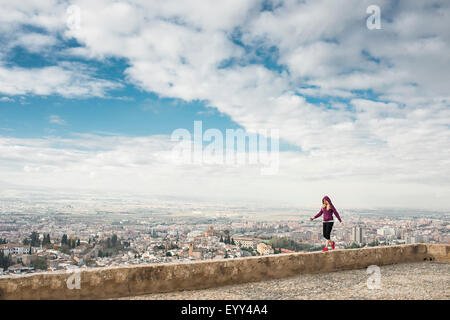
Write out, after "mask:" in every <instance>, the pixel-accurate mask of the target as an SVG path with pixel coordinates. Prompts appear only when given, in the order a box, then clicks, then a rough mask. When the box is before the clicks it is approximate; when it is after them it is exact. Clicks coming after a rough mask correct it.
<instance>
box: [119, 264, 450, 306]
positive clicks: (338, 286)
mask: <svg viewBox="0 0 450 320" xmlns="http://www.w3.org/2000/svg"><path fill="white" fill-rule="evenodd" d="M380 273H381V288H380V289H372V290H371V289H369V288H368V287H367V279H368V278H369V277H371V275H370V274H367V273H366V269H359V270H349V271H338V272H331V273H326V274H324V273H322V274H304V275H299V276H295V277H291V278H284V279H278V280H269V281H262V282H254V283H245V284H238V285H230V286H224V287H219V288H211V289H203V290H189V291H177V292H170V293H158V294H149V295H143V296H136V297H127V298H122V299H127V300H129V299H133V300H134V299H137V300H184V299H189V300H197V299H220V300H232V299H233V300H259V299H262V300H264V299H274V300H281V299H421V300H422V299H444V300H448V299H450V263H437V262H423V263H422V262H420V263H405V264H395V265H389V266H382V267H380Z"/></svg>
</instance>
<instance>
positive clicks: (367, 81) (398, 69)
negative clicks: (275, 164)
mask: <svg viewBox="0 0 450 320" xmlns="http://www.w3.org/2000/svg"><path fill="white" fill-rule="evenodd" d="M0 5H1V11H0V39H1V41H0V188H1V189H2V192H4V191H5V190H8V189H9V188H19V187H20V188H39V187H42V188H57V189H64V190H66V189H70V190H78V189H79V190H92V191H95V192H99V193H108V192H112V191H114V192H117V191H119V192H120V191H124V192H125V191H126V192H136V193H140V194H160V195H171V196H183V197H195V198H200V199H220V200H227V201H233V200H240V201H245V200H249V201H261V203H265V202H270V203H276V204H280V205H283V204H290V205H291V204H294V205H305V206H306V205H307V206H309V205H320V200H321V198H322V196H323V195H324V194H328V195H330V196H331V197H332V199H335V202H336V204H339V205H340V206H342V207H404V208H417V209H418V208H432V209H443V210H446V209H448V208H449V207H450V183H449V178H448V177H450V108H449V106H450V90H449V89H450V3H449V1H445V0H443V1H425V0H424V1H412V0H408V1H406V0H405V1H372V0H370V1H362V0H346V1H331V0H330V1H321V0H311V1H309V0H305V1H293V0H287V1H277V0H273V1H256V0H228V1H215V0H205V1H201V0H171V1H167V0H161V1H159V0H151V1H144V0H136V1H106V0H98V1H88V0H79V1H61V0H59V1H56V0H39V1H37V0H36V1H33V0H28V1H27V0H24V1H9V0H0ZM370 5H377V6H378V7H379V8H380V13H381V28H380V29H369V28H368V27H367V19H368V18H369V16H370V15H371V13H367V8H368V7H369V6H370ZM370 21H373V20H370ZM370 21H369V22H370ZM195 120H199V121H202V124H203V129H204V130H205V129H208V128H215V129H218V130H220V131H222V132H225V130H226V129H237V128H241V129H243V130H245V131H246V132H248V133H253V132H258V130H264V129H266V130H273V129H276V130H278V131H279V136H280V153H279V170H278V172H277V174H274V175H262V174H261V170H260V167H259V166H257V165H227V164H223V165H221V164H216V165H214V164H206V163H200V164H189V163H178V162H176V161H173V157H172V155H173V153H172V150H173V148H174V143H173V142H172V141H171V139H170V137H171V134H172V132H173V131H174V130H176V129H178V128H185V129H187V130H189V131H190V132H193V126H194V121H195ZM74 192H76V191H74Z"/></svg>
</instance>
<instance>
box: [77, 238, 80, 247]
mask: <svg viewBox="0 0 450 320" xmlns="http://www.w3.org/2000/svg"><path fill="white" fill-rule="evenodd" d="M79 246H80V239H78V240H77V247H79Z"/></svg>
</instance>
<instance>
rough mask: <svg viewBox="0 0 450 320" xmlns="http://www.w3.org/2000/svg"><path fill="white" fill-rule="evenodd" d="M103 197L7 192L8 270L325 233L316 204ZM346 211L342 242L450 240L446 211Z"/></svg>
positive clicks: (278, 242)
mask: <svg viewBox="0 0 450 320" xmlns="http://www.w3.org/2000/svg"><path fill="white" fill-rule="evenodd" d="M99 203H101V202H98V203H97V202H92V201H88V200H79V201H77V200H70V201H69V200H47V201H44V200H41V201H36V200H32V199H31V200H28V201H25V200H23V199H12V198H11V199H3V200H2V207H1V214H0V243H1V244H0V258H1V267H2V268H0V272H1V275H2V276H8V275H10V274H24V273H34V272H52V271H57V270H72V271H73V270H76V269H86V268H106V267H112V266H126V265H138V264H152V263H179V262H190V261H199V260H213V259H238V258H242V257H251V256H260V255H274V254H285V253H292V252H312V251H319V250H321V249H322V247H323V243H324V239H323V236H322V230H321V222H319V221H317V220H316V221H310V220H309V218H310V217H312V216H313V215H314V214H315V213H316V211H314V210H313V209H311V208H303V209H302V208H293V207H291V208H289V207H286V208H270V207H262V206H261V207H256V206H255V207H250V206H248V207H245V206H225V205H223V204H222V205H218V204H209V203H202V202H199V203H193V202H184V201H179V200H166V201H156V200H151V201H137V200H128V201H126V200H123V199H111V198H110V199H107V203H108V205H107V206H106V205H103V206H102V205H100V204H99ZM317 211H318V210H317ZM340 215H341V217H342V219H343V221H344V222H345V226H341V225H339V224H338V223H337V221H336V222H335V227H334V235H333V239H334V240H335V241H336V249H337V250H345V249H351V248H361V247H365V246H383V245H396V244H410V243H420V242H427V243H449V242H450V233H449V231H450V223H449V221H450V215H449V214H448V213H443V212H424V211H417V210H416V211H406V210H403V211H398V210H397V211H396V210H393V209H390V210H388V209H386V210H382V209H378V210H373V209H372V210H356V209H351V210H345V209H342V210H340Z"/></svg>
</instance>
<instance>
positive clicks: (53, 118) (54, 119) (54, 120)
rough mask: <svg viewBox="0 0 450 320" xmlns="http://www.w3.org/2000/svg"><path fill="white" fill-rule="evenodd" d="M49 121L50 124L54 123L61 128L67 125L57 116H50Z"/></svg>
mask: <svg viewBox="0 0 450 320" xmlns="http://www.w3.org/2000/svg"><path fill="white" fill-rule="evenodd" d="M48 121H49V122H50V123H54V124H57V125H60V126H65V125H66V124H67V122H66V121H65V120H64V119H62V118H61V117H60V116H58V115H56V114H52V115H50V117H49V119H48Z"/></svg>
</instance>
